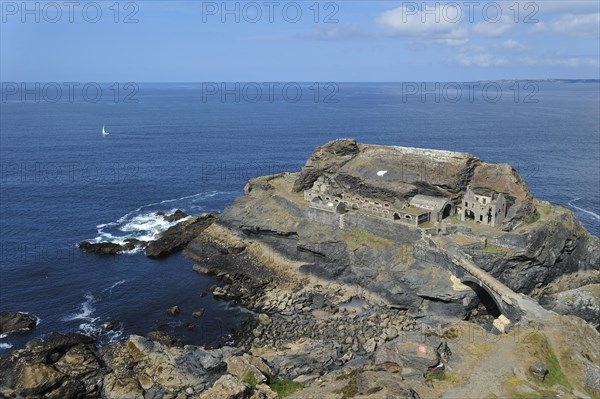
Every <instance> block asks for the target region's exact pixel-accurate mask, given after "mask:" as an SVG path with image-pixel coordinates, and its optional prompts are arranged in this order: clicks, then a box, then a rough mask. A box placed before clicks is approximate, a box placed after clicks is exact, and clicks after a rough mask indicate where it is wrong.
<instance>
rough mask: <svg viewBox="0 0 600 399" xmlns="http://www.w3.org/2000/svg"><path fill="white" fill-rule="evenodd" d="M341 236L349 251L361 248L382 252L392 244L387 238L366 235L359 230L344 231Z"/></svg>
mask: <svg viewBox="0 0 600 399" xmlns="http://www.w3.org/2000/svg"><path fill="white" fill-rule="evenodd" d="M341 235H342V238H343V239H344V240H345V241H346V242H347V244H348V249H350V250H351V251H354V250H356V249H358V248H360V247H363V246H366V247H370V248H373V249H376V250H379V251H382V250H385V249H387V248H388V247H389V246H391V245H392V244H393V241H392V240H388V239H387V238H383V237H380V236H376V235H375V234H371V233H367V232H366V231H363V230H359V229H352V230H351V231H344V232H343V233H342V234H341Z"/></svg>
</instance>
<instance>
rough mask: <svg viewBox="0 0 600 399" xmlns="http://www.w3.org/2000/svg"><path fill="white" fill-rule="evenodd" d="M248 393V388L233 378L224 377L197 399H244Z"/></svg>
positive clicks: (249, 390) (229, 376)
mask: <svg viewBox="0 0 600 399" xmlns="http://www.w3.org/2000/svg"><path fill="white" fill-rule="evenodd" d="M250 392H251V389H250V387H248V386H247V385H246V384H244V383H242V382H241V381H240V380H238V379H237V378H235V377H234V376H231V375H224V376H222V377H221V378H219V379H218V380H217V381H216V382H215V384H214V385H213V386H212V388H210V389H208V390H206V391H204V392H203V393H202V394H201V395H200V396H198V399H217V398H218V399H244V398H248V397H249V396H250Z"/></svg>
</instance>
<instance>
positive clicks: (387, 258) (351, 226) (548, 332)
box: [0, 140, 600, 399]
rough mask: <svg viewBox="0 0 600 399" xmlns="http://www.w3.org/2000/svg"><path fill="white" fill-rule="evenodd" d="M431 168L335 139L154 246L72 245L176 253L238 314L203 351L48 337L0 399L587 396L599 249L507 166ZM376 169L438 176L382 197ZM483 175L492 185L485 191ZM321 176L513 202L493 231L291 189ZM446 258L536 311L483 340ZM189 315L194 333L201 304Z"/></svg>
mask: <svg viewBox="0 0 600 399" xmlns="http://www.w3.org/2000/svg"><path fill="white" fill-rule="evenodd" d="M424 154H425V155H424ZM392 155H393V157H392ZM394 157H401V158H402V157H405V158H406V159H404V158H402V159H400V160H396V159H395V158H394ZM428 157H429V158H428ZM430 157H431V151H429V150H427V151H425V150H415V149H402V148H399V147H381V146H369V145H360V144H357V143H356V142H354V141H353V140H337V141H335V142H332V143H328V144H326V145H324V146H322V147H319V148H317V150H315V153H314V154H313V156H312V157H311V159H310V160H309V161H308V162H307V166H306V167H305V168H304V169H303V171H302V172H301V173H299V174H279V175H275V176H265V177H260V178H256V179H252V180H251V181H250V182H249V183H248V185H247V186H246V188H245V190H244V192H245V194H244V196H242V197H240V198H238V199H237V200H236V201H235V202H234V203H233V204H232V205H231V206H230V207H228V208H227V209H226V210H225V211H224V212H223V213H222V214H219V215H213V214H204V215H200V216H197V217H195V216H188V215H186V214H184V213H183V212H181V211H178V212H176V213H174V214H173V215H162V216H163V217H164V218H165V220H167V221H169V222H177V221H179V223H177V224H175V225H173V226H171V227H170V228H169V229H168V230H166V231H164V232H163V233H161V234H160V235H159V236H158V238H157V240H155V241H153V242H150V243H145V242H136V241H134V240H130V241H129V242H126V243H124V244H114V243H89V242H87V243H85V242H84V243H81V245H80V247H81V248H82V249H83V250H86V251H90V252H94V253H98V254H100V255H106V254H118V253H121V252H124V251H129V250H136V249H137V250H141V249H144V250H145V252H146V255H147V256H149V257H152V258H161V257H164V256H168V255H170V254H172V253H174V252H176V251H179V250H182V249H184V251H185V254H186V255H187V256H188V257H189V258H190V259H191V260H192V261H193V262H194V263H195V265H194V270H195V271H196V272H198V273H203V274H208V275H213V276H216V277H217V278H218V279H220V280H221V282H222V284H220V285H218V286H214V287H212V288H211V289H210V294H211V295H213V296H214V297H215V298H217V299H221V300H223V301H227V302H229V303H231V304H234V305H238V306H241V307H244V308H246V309H248V310H249V311H251V312H252V313H251V316H249V317H248V318H247V319H246V320H245V321H244V323H243V324H242V325H241V326H240V328H239V329H238V330H237V331H235V332H234V333H233V335H232V336H230V337H228V342H227V344H226V345H224V346H222V347H218V348H213V349H208V348H202V347H198V346H194V345H186V346H184V345H182V344H181V342H180V341H179V340H178V339H177V337H170V336H167V335H165V334H164V333H161V332H153V333H150V334H148V336H147V337H140V336H136V335H132V336H129V337H126V338H125V339H124V340H122V341H120V342H117V343H115V344H112V345H108V346H105V347H98V345H97V343H96V342H95V338H93V337H87V336H84V335H82V334H72V335H67V336H64V335H60V334H53V335H51V336H50V337H48V338H47V339H46V340H45V341H44V342H30V343H29V344H28V346H27V348H26V349H23V350H16V351H13V352H12V353H11V354H10V355H8V356H4V357H2V358H0V397H11V398H21V397H28V398H42V397H43V398H93V397H100V398H107V399H113V398H114V399H117V398H118V399H127V398H136V399H137V398H140V399H141V398H144V399H148V398H157V399H158V398H169V399H187V398H202V399H221V398H223V399H244V398H249V399H275V398H278V397H290V398H294V399H309V398H310V399H312V398H332V399H348V398H375V399H387V398H410V399H416V398H423V399H425V398H443V397H448V398H486V399H494V398H495V399H498V398H504V397H511V398H512V397H521V398H525V397H527V398H529V397H535V398H537V397H540V398H541V397H547V398H559V397H560V398H582V399H583V398H585V399H587V398H600V334H598V331H597V330H596V329H595V328H594V326H597V324H595V320H597V318H598V303H599V302H598V290H597V285H598V283H600V279H599V277H600V275H599V273H600V265H599V264H598V259H600V245H599V242H600V240H598V238H596V237H593V236H591V235H589V233H587V232H586V231H585V230H584V229H583V228H582V226H581V225H580V223H579V222H578V221H577V220H576V218H575V217H574V215H572V213H570V212H569V211H567V210H565V209H563V208H559V207H553V206H551V205H549V204H547V203H542V202H540V201H537V200H534V199H533V197H532V196H531V194H530V193H529V191H528V189H527V187H526V186H525V185H524V183H523V181H522V180H521V179H520V177H519V176H518V175H517V174H516V172H514V170H512V168H510V167H509V166H507V165H491V164H485V163H483V162H482V161H480V160H479V159H477V158H475V157H473V156H471V155H469V154H458V153H449V152H443V153H442V154H441V155H440V157H438V158H436V159H434V160H433V161H432V160H431V159H430ZM390 160H392V161H393V162H396V161H399V162H400V161H402V162H407V161H410V162H408V163H407V164H406V165H413V164H414V165H417V164H421V163H423V162H427V161H428V160H429V161H431V162H434V163H435V162H437V163H441V164H443V165H442V166H445V167H446V169H445V172H446V174H445V175H441V176H440V175H433V176H425V177H424V179H425V180H426V181H420V180H418V181H410V182H393V184H392V183H390V184H387V185H385V186H382V185H381V183H380V182H377V181H373V180H372V178H371V177H369V176H370V175H366V174H365V172H364V171H365V170H371V169H373V170H375V171H376V170H379V169H382V168H383V166H381V165H380V164H385V163H386V162H391V161H390ZM402 162H401V163H402ZM371 163H373V164H376V165H377V167H375V166H373V165H371ZM431 170H437V169H435V168H432V169H431ZM484 172H485V173H484ZM491 172H494V173H495V176H496V180H494V181H491V180H489V179H488V180H485V177H486V176H488V177H489V174H490V173H491ZM448 173H449V175H448ZM324 174H326V175H328V176H335V175H336V174H337V175H339V177H340V179H341V180H343V181H344V182H345V183H348V184H351V185H355V187H354V188H356V190H358V191H360V192H361V193H362V194H364V195H373V196H380V197H382V198H384V199H389V198H393V197H394V196H397V197H399V198H400V197H401V198H405V197H407V196H409V195H414V194H415V193H427V194H431V193H444V194H447V195H448V196H449V197H451V198H453V199H454V200H456V199H458V198H460V196H459V194H460V192H461V190H464V188H465V187H466V185H467V184H469V183H470V184H474V183H477V184H479V185H487V186H486V187H487V188H488V189H489V190H500V191H504V192H507V193H512V195H513V196H512V197H511V199H510V201H511V206H514V207H513V208H512V209H511V210H510V213H509V214H510V217H509V218H508V219H507V223H506V225H505V226H504V227H503V229H491V228H486V227H482V226H478V225H476V224H475V223H473V224H464V223H461V222H460V221H457V220H451V219H449V220H447V221H446V222H445V223H444V224H443V225H441V224H437V225H434V224H432V225H431V226H425V227H422V228H412V227H406V226H403V225H398V224H390V223H388V222H382V221H381V220H380V219H374V218H370V217H368V216H364V215H361V214H359V213H355V214H350V215H348V217H346V218H344V217H339V215H333V216H332V215H331V214H328V213H323V212H320V211H318V210H316V209H314V208H311V207H309V206H306V204H305V199H304V198H303V196H302V194H301V193H299V191H300V190H301V189H303V188H307V187H310V186H311V184H312V183H313V182H314V181H315V180H316V179H317V178H318V177H319V176H321V175H324ZM420 176H421V177H422V175H420ZM395 190H396V191H395ZM402 190H404V191H402ZM362 194H361V195H362ZM303 201H304V202H303ZM518 201H521V202H518ZM533 214H535V215H536V216H535V217H534V218H531V216H532V215H533ZM456 248H460V251H461V253H464V254H467V255H468V259H471V260H472V261H473V262H477V263H478V264H479V265H481V268H482V273H483V271H485V273H487V274H486V275H487V276H489V278H490V279H491V278H494V279H498V280H499V281H501V282H502V283H503V284H505V285H506V287H507V288H506V290H514V291H516V292H519V293H522V294H531V295H534V296H537V297H540V298H541V302H542V303H543V304H544V305H545V306H546V307H547V308H548V309H552V310H553V311H552V312H547V311H544V312H543V313H544V315H543V317H539V318H535V317H529V318H527V317H523V318H522V319H521V320H515V323H514V324H511V325H510V327H511V328H510V329H507V330H505V331H507V333H498V331H495V330H490V329H489V328H488V326H487V325H488V324H490V325H491V324H492V321H494V320H495V319H496V318H499V316H498V315H492V312H493V311H494V303H493V299H494V298H491V297H490V293H489V292H487V293H486V292H483V291H482V290H481V289H479V290H478V289H477V287H473V286H467V285H466V284H464V283H463V282H461V280H459V279H458V278H457V277H456V276H454V275H453V274H452V273H451V271H453V270H456V269H453V268H452V267H451V266H452V262H453V261H455V258H453V255H452V253H456V252H457V250H456ZM467 255H465V256H467ZM466 282H468V281H466ZM479 288H481V286H480V287H479ZM513 293H514V292H513ZM486 295H487V297H486ZM490 298H491V299H492V301H491V302H490ZM515 298H520V297H518V296H517V295H516V294H515ZM523 298H525V295H523ZM527 298H528V299H529V300H530V298H529V297H527ZM486 299H487V302H486ZM501 300H502V301H506V300H509V301H510V299H507V298H501ZM495 306H496V309H495V310H496V311H498V309H499V307H498V304H497V303H496V304H495ZM536 306H537V304H536ZM538 308H539V306H537V308H535V309H534V310H535V311H536V312H537V311H539V309H538ZM542 310H543V309H542ZM589 310H591V311H589ZM167 311H168V312H170V313H172V314H176V313H177V311H178V308H177V307H176V306H174V307H173V308H171V309H169V310H167ZM196 316H197V317H198V318H199V319H198V320H199V323H202V320H203V319H202V311H201V310H200V309H199V310H198V311H197V313H196ZM577 316H579V317H577ZM580 317H581V318H580ZM583 319H585V320H588V321H589V322H590V323H587V322H586V321H584V320H583ZM484 325H485V326H484ZM3 328H4V327H3Z"/></svg>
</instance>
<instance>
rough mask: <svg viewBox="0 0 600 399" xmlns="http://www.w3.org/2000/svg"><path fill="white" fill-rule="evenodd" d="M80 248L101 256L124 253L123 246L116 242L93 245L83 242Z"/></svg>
mask: <svg viewBox="0 0 600 399" xmlns="http://www.w3.org/2000/svg"><path fill="white" fill-rule="evenodd" d="M79 248H81V249H83V250H84V251H86V252H92V253H95V254H99V255H116V254H118V253H119V252H122V251H123V246H122V245H120V244H116V243H114V242H98V243H92V242H88V241H83V242H80V243H79Z"/></svg>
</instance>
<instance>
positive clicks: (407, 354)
mask: <svg viewBox="0 0 600 399" xmlns="http://www.w3.org/2000/svg"><path fill="white" fill-rule="evenodd" d="M436 347H437V345H435V343H434V342H425V343H420V342H404V341H403V339H402V338H397V339H395V340H393V341H389V342H387V343H385V344H383V345H382V346H380V347H379V348H378V349H377V351H376V352H375V365H376V366H379V367H385V368H391V367H395V366H392V364H396V365H397V367H395V368H396V369H400V370H402V371H401V375H402V376H403V377H421V376H423V375H424V374H425V373H426V372H427V369H428V368H430V367H435V366H436V365H437V364H438V363H439V357H438V353H437V351H436Z"/></svg>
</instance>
